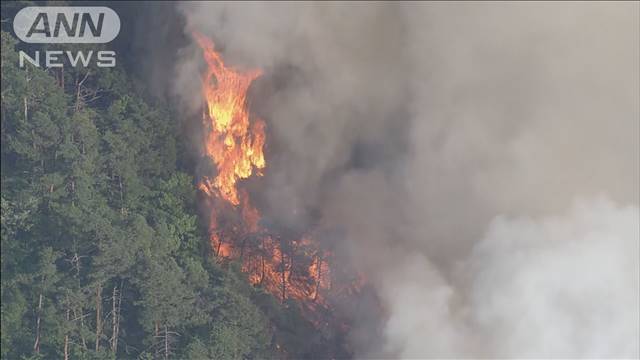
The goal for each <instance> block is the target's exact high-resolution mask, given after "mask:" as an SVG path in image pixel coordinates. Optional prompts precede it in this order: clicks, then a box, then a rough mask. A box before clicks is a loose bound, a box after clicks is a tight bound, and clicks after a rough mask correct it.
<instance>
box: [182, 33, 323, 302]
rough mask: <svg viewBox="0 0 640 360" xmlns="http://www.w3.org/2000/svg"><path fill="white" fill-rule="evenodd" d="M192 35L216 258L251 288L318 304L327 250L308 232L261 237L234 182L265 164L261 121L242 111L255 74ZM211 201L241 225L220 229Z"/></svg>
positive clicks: (255, 215) (245, 196)
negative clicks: (199, 59)
mask: <svg viewBox="0 0 640 360" xmlns="http://www.w3.org/2000/svg"><path fill="white" fill-rule="evenodd" d="M193 35H194V38H195V39H196V41H197V43H198V45H199V46H200V47H201V48H202V51H203V54H204V59H205V61H206V63H207V70H206V72H205V74H204V77H203V81H202V95H203V97H204V101H205V102H206V106H205V108H206V111H205V113H204V114H203V120H204V129H205V136H204V139H203V141H204V146H203V148H204V152H205V155H206V156H207V157H209V158H210V159H211V160H212V161H213V163H214V164H215V165H216V168H217V171H218V172H217V175H216V176H215V178H213V179H211V178H210V177H206V176H205V177H203V179H202V180H201V182H200V184H199V188H200V189H201V190H202V191H203V192H204V193H205V194H207V196H208V198H209V206H210V208H211V219H210V222H209V231H210V241H211V247H212V250H213V252H214V254H215V255H216V256H218V257H220V258H228V259H237V260H240V262H241V263H242V270H243V271H244V272H245V273H247V274H248V277H249V280H250V281H251V282H252V283H253V284H254V285H261V286H263V287H264V288H266V289H267V290H268V291H270V292H271V293H272V294H274V295H276V296H277V297H279V298H280V299H281V300H282V301H284V299H286V298H294V299H306V300H312V301H313V302H314V303H322V301H323V297H322V291H323V290H327V289H329V288H330V287H331V282H330V269H329V262H328V260H327V259H328V257H329V253H328V252H327V251H323V250H321V249H320V248H319V247H318V246H316V244H314V243H313V241H311V240H310V238H308V237H305V238H302V239H298V240H293V241H290V242H285V241H284V240H283V239H282V238H280V237H277V236H273V235H271V234H268V233H267V232H266V231H265V230H264V229H262V228H261V227H260V225H259V222H260V218H261V216H260V213H259V211H258V210H257V209H256V208H255V207H254V206H252V205H251V203H250V201H249V195H248V194H247V192H245V191H243V190H242V189H240V190H239V189H238V181H239V180H241V179H247V178H249V177H251V176H252V175H253V174H256V175H258V176H261V175H262V170H263V169H264V168H265V167H266V162H265V158H264V153H263V148H264V145H265V140H266V139H265V122H264V121H263V120H262V119H260V118H256V117H253V119H252V117H251V116H250V115H251V114H250V113H249V111H248V108H247V91H248V89H249V86H250V85H251V83H252V82H253V81H254V80H255V79H257V78H258V77H259V76H260V75H261V71H259V70H252V71H247V72H239V71H238V70H236V69H234V68H231V67H228V66H226V65H225V64H224V61H223V60H222V58H221V56H220V54H219V53H217V52H216V51H215V47H214V44H213V42H212V41H211V40H210V39H208V38H206V37H204V36H202V35H200V34H198V33H194V34H193ZM251 120H253V121H251ZM254 170H255V171H254ZM215 199H222V200H224V201H226V202H228V203H230V204H231V205H233V208H234V209H235V211H237V212H238V213H239V214H240V217H241V218H242V224H241V225H240V226H234V227H230V228H227V227H224V229H221V228H220V226H219V224H218V209H216V206H215V203H216V202H215V201H214V200H215Z"/></svg>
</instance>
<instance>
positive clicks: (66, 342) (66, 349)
mask: <svg viewBox="0 0 640 360" xmlns="http://www.w3.org/2000/svg"><path fill="white" fill-rule="evenodd" d="M70 316H71V309H70V307H69V306H68V305H67V326H68V323H69V319H70ZM64 360H69V331H68V330H67V331H66V332H65V335H64Z"/></svg>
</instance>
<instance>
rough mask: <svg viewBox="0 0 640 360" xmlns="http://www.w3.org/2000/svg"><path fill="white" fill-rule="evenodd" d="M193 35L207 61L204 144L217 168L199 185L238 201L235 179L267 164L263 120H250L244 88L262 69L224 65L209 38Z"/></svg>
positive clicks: (246, 87)
mask: <svg viewBox="0 0 640 360" xmlns="http://www.w3.org/2000/svg"><path fill="white" fill-rule="evenodd" d="M194 37H195V39H196V41H197V42H198V44H199V45H200V47H201V48H202V50H203V51H204V59H205V60H206V62H207V65H208V67H207V72H206V74H205V76H204V79H203V82H202V92H203V95H204V98H205V101H206V107H207V111H208V113H207V115H208V116H207V117H205V121H208V122H209V123H208V124H206V125H208V127H209V129H210V130H209V132H208V134H207V136H206V139H205V143H204V146H205V151H206V154H207V155H208V156H209V157H210V158H211V160H213V162H214V163H215V164H216V167H217V169H218V174H217V176H216V177H215V179H213V181H211V180H209V179H206V180H205V181H204V182H202V183H201V188H202V189H203V190H204V191H205V192H207V193H209V194H211V193H212V192H213V191H217V192H218V193H219V194H220V196H221V197H222V198H224V199H225V200H227V201H229V202H230V203H231V204H233V205H239V204H240V201H239V199H238V190H237V188H236V183H237V182H238V180H239V179H246V178H248V177H250V176H251V174H252V173H253V169H254V168H255V169H257V174H258V175H261V172H260V170H261V169H263V168H264V167H265V165H266V164H265V161H264V153H263V147H264V142H265V123H264V121H263V120H262V119H255V121H254V122H253V124H250V122H249V112H248V111H247V108H246V101H247V90H248V89H249V86H250V85H251V83H252V82H253V80H255V79H256V78H258V77H259V76H260V75H261V72H260V71H259V70H253V71H248V72H246V73H240V72H237V71H235V70H234V69H232V68H229V67H227V66H226V65H225V64H224V62H223V61H222V58H221V57H220V54H218V53H217V52H216V51H215V49H214V45H213V42H212V41H211V40H209V39H208V38H206V37H204V36H202V35H200V34H197V33H195V34H194Z"/></svg>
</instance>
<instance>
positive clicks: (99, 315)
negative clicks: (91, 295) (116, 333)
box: [96, 284, 102, 351]
mask: <svg viewBox="0 0 640 360" xmlns="http://www.w3.org/2000/svg"><path fill="white" fill-rule="evenodd" d="M101 336H102V285H101V284H98V287H97V288H96V351H98V350H100V337H101Z"/></svg>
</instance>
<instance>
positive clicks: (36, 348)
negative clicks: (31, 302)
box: [33, 293, 43, 354]
mask: <svg viewBox="0 0 640 360" xmlns="http://www.w3.org/2000/svg"><path fill="white" fill-rule="evenodd" d="M42 300H43V296H42V293H40V295H39V296H38V310H37V318H36V341H35V342H34V343H33V351H34V352H35V353H36V354H39V353H40V320H41V318H40V315H41V313H42Z"/></svg>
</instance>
